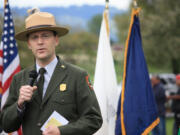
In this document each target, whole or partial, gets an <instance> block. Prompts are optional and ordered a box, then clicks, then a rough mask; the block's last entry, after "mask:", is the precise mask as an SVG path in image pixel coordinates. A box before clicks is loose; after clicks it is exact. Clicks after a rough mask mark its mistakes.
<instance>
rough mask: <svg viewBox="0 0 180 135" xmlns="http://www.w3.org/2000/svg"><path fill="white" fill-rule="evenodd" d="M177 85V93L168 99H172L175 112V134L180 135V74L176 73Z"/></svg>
mask: <svg viewBox="0 0 180 135" xmlns="http://www.w3.org/2000/svg"><path fill="white" fill-rule="evenodd" d="M176 85H177V87H178V91H177V93H176V94H175V95H172V96H168V99H172V100H173V102H172V111H173V112H174V120H175V121H174V127H173V135H178V130H179V127H180V74H178V75H176Z"/></svg>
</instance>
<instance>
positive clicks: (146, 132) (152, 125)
mask: <svg viewBox="0 0 180 135" xmlns="http://www.w3.org/2000/svg"><path fill="white" fill-rule="evenodd" d="M159 122H160V119H159V118H157V119H156V120H155V121H154V122H153V123H152V124H151V125H150V126H149V127H148V128H146V129H145V130H144V132H143V133H142V134H141V135H147V134H149V133H150V132H151V130H152V129H153V128H154V127H155V126H157V124H159Z"/></svg>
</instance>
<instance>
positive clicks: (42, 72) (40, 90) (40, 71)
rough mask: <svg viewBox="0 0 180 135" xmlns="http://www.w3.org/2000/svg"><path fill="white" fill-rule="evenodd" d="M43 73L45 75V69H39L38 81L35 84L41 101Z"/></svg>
mask: <svg viewBox="0 0 180 135" xmlns="http://www.w3.org/2000/svg"><path fill="white" fill-rule="evenodd" d="M44 73H46V69H45V68H40V69H39V75H40V77H39V80H38V83H37V87H38V93H39V97H40V99H41V101H42V98H43V87H44Z"/></svg>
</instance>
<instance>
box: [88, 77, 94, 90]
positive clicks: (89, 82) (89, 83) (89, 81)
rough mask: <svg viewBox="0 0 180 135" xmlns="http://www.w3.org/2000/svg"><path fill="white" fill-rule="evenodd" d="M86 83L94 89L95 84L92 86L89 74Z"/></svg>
mask: <svg viewBox="0 0 180 135" xmlns="http://www.w3.org/2000/svg"><path fill="white" fill-rule="evenodd" d="M86 83H87V84H88V86H89V88H90V89H91V90H93V86H92V83H91V80H90V79H89V76H88V75H87V76H86Z"/></svg>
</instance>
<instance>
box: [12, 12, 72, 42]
mask: <svg viewBox="0 0 180 135" xmlns="http://www.w3.org/2000/svg"><path fill="white" fill-rule="evenodd" d="M30 12H31V13H30V15H29V16H28V17H27V18H26V20H25V30H24V31H22V32H19V33H17V34H16V35H15V38H16V39H18V40H21V41H27V39H28V34H30V33H32V32H36V31H41V30H50V31H55V32H56V33H57V35H58V36H59V37H60V36H64V35H66V34H67V33H68V31H69V30H68V29H67V28H65V27H59V26H56V22H55V18H54V16H53V15H52V14H50V13H47V12H40V11H38V10H36V9H33V10H30Z"/></svg>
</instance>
